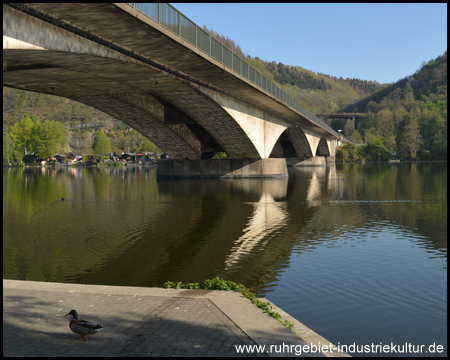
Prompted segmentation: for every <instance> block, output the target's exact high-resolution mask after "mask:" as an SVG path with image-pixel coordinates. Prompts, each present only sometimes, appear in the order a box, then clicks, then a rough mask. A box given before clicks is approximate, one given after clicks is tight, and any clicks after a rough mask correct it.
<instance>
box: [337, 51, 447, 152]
mask: <svg viewBox="0 0 450 360" xmlns="http://www.w3.org/2000/svg"><path fill="white" fill-rule="evenodd" d="M344 111H360V112H369V113H374V115H373V116H369V117H367V118H365V119H364V120H362V121H360V122H359V123H358V125H357V129H356V131H353V128H352V126H349V125H348V126H346V127H345V129H344V134H345V135H346V136H348V137H353V138H354V139H355V140H358V141H360V140H362V138H363V137H364V138H365V140H366V141H370V140H372V139H377V141H380V142H382V143H383V144H384V146H385V147H386V148H387V149H389V150H394V151H396V152H397V153H398V155H399V156H400V157H402V158H412V159H415V158H419V159H422V160H432V159H447V52H445V54H444V55H442V56H438V57H437V58H436V59H433V60H430V61H428V62H424V63H423V64H422V67H421V68H420V69H419V70H417V71H416V73H414V74H413V75H412V76H410V77H407V78H405V79H402V80H399V81H397V82H396V83H395V84H392V85H389V86H388V87H386V88H383V89H380V90H378V91H376V92H374V93H373V94H372V95H370V96H368V97H367V98H365V99H363V100H361V101H358V102H356V103H355V104H352V105H349V106H347V107H345V108H344Z"/></svg>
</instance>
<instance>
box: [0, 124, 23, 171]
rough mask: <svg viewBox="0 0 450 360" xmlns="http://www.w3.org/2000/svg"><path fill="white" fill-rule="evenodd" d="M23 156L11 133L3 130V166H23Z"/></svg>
mask: <svg viewBox="0 0 450 360" xmlns="http://www.w3.org/2000/svg"><path fill="white" fill-rule="evenodd" d="M22 156H23V155H21V154H20V153H19V152H18V151H17V149H16V144H15V143H14V140H13V139H12V138H11V136H10V135H9V133H8V132H7V131H6V130H5V129H3V164H4V165H10V164H12V165H22V160H21V157H22Z"/></svg>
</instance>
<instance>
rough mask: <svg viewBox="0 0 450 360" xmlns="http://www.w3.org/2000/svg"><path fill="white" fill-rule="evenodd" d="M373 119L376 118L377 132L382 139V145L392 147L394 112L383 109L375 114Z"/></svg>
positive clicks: (393, 140) (393, 143)
mask: <svg viewBox="0 0 450 360" xmlns="http://www.w3.org/2000/svg"><path fill="white" fill-rule="evenodd" d="M375 119H376V129H377V133H378V134H379V135H380V137H381V139H382V140H383V143H384V145H385V146H386V147H387V148H388V149H391V150H392V149H394V147H395V135H394V130H395V123H394V114H393V113H392V111H390V110H387V109H384V110H381V111H379V112H378V113H377V114H376V116H375Z"/></svg>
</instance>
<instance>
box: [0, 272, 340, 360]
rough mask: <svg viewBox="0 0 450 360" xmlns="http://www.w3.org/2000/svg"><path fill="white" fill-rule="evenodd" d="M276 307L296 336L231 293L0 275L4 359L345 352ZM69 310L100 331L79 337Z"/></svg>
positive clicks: (332, 353)
mask: <svg viewBox="0 0 450 360" xmlns="http://www.w3.org/2000/svg"><path fill="white" fill-rule="evenodd" d="M273 307H274V308H275V309H276V311H278V312H279V313H281V314H282V315H283V318H289V320H290V321H291V322H292V323H294V326H295V329H296V330H297V331H298V334H294V333H293V332H291V331H290V330H288V329H287V328H286V327H284V326H283V325H282V324H280V323H279V322H278V321H276V320H275V319H273V318H272V317H270V316H269V315H267V314H265V313H264V312H262V310H260V309H258V308H257V307H256V306H254V305H253V304H252V303H251V302H250V301H249V300H247V299H246V298H244V297H243V296H242V295H241V294H239V293H235V292H228V291H210V290H178V289H162V288H143V287H125V286H124V287H122V286H103V285H83V284H61V283H47V282H34V281H17V280H3V356H231V357H234V356H297V355H298V354H299V351H302V352H303V353H302V356H320V357H323V356H339V355H341V356H342V355H344V356H345V354H339V353H337V350H335V351H333V352H330V351H329V350H327V348H325V351H324V352H323V353H322V352H319V351H316V352H314V353H311V350H309V352H308V348H309V349H311V346H312V345H315V346H316V347H317V346H318V345H321V346H322V347H323V346H324V345H327V346H330V347H331V348H334V349H335V348H336V347H335V346H334V345H332V344H330V343H329V342H328V341H327V340H325V339H324V338H322V337H320V336H319V335H318V334H316V333H314V332H313V331H312V330H310V329H308V328H307V327H306V326H304V325H303V324H301V323H299V322H298V321H297V320H295V319H293V318H292V317H290V316H289V315H288V314H286V313H284V312H283V311H282V310H281V309H279V308H277V307H276V306H275V305H273ZM71 309H76V310H77V311H78V312H79V315H80V318H81V319H87V320H90V321H92V322H96V323H100V324H101V325H102V326H103V327H104V330H103V331H101V332H99V333H97V334H95V335H93V336H92V337H91V339H90V340H89V341H81V340H77V335H76V334H74V333H72V332H71V331H70V329H69V326H68V323H69V319H68V318H65V317H64V315H65V314H66V313H68V312H69V311H70V310H71ZM321 349H322V348H321ZM305 351H306V352H305Z"/></svg>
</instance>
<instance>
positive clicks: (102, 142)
mask: <svg viewBox="0 0 450 360" xmlns="http://www.w3.org/2000/svg"><path fill="white" fill-rule="evenodd" d="M92 149H93V150H94V153H95V154H105V153H110V152H111V151H112V150H111V143H110V142H109V139H108V137H107V136H106V135H105V134H104V133H103V132H101V131H97V132H96V133H95V135H94V143H93V145H92Z"/></svg>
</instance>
